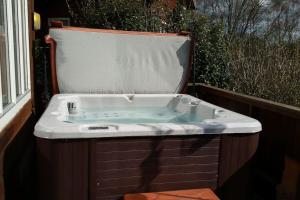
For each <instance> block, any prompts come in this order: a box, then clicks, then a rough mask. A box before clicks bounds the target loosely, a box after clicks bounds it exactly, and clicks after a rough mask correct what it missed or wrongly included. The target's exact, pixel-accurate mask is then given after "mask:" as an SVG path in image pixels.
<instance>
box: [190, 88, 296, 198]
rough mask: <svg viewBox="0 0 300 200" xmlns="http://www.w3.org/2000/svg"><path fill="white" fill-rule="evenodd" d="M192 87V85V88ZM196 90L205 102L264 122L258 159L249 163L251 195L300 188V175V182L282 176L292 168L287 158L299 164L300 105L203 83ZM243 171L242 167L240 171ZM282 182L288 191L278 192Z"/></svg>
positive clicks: (271, 195)
mask: <svg viewBox="0 0 300 200" xmlns="http://www.w3.org/2000/svg"><path fill="white" fill-rule="evenodd" d="M192 90H193V89H192V87H190V91H192ZM196 91H197V94H198V96H199V97H200V98H201V99H203V100H205V101H208V102H210V103H214V104H216V105H218V106H222V107H225V108H227V109H230V110H233V111H236V112H239V113H243V114H245V115H248V116H251V117H253V118H256V119H258V120H259V121H260V122H261V123H262V127H263V130H262V132H261V133H260V139H259V145H258V149H257V152H256V154H255V156H254V158H255V159H254V160H253V161H252V164H248V163H247V164H246V165H248V166H249V167H250V169H247V170H248V171H250V172H251V174H252V177H251V178H250V179H249V180H248V181H247V184H249V186H248V188H252V189H253V191H252V192H251V193H249V198H251V195H255V196H259V198H260V199H266V200H272V199H277V197H278V196H282V193H283V196H284V195H285V194H287V195H288V196H289V194H290V193H294V194H296V193H297V191H295V188H299V187H300V176H299V177H298V181H293V182H286V183H282V181H283V175H284V174H287V172H286V170H288V169H290V168H293V166H290V163H291V162H286V161H285V160H286V159H287V158H290V159H292V160H293V163H294V162H295V163H297V164H298V165H300V148H299V139H300V108H299V107H294V106H290V105H285V104H281V103H277V102H273V101H269V100H265V99H261V98H257V97H253V96H248V95H243V94H238V93H236V92H232V91H228V90H223V89H219V88H216V87H212V86H207V85H203V84H197V86H196ZM225 152H226V151H225ZM297 164H295V165H297ZM244 171H245V169H244V167H243V168H242V169H241V170H239V172H237V173H244ZM298 174H300V170H298ZM231 179H235V178H230V180H231ZM235 180H237V179H235ZM286 181H287V180H286ZM227 182H234V181H227ZM235 183H236V185H237V186H236V187H239V186H240V185H241V183H242V182H241V181H240V183H239V182H238V181H235ZM282 184H284V185H285V187H286V188H285V190H282V187H281V191H278V186H279V185H282ZM226 185H227V183H226ZM232 187H233V186H232ZM291 191H292V192H291ZM279 193H281V194H279ZM296 199H297V198H292V199H291V200H296Z"/></svg>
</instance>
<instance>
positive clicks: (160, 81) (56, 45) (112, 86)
mask: <svg viewBox="0 0 300 200" xmlns="http://www.w3.org/2000/svg"><path fill="white" fill-rule="evenodd" d="M46 41H47V42H48V43H50V44H51V45H52V47H53V48H52V49H51V51H52V59H53V60H52V64H53V65H56V66H55V67H53V66H52V74H53V73H55V74H54V76H55V75H56V76H57V83H55V84H57V85H58V88H57V90H59V91H56V92H54V93H101V94H105V93H106V94H114V93H119V94H122V93H123V94H124V93H131V94H132V93H137V94H139V93H156V94H159V93H160V94H161V93H180V92H181V91H182V89H183V88H184V86H185V84H186V82H187V78H188V75H189V72H190V66H191V60H192V56H191V52H192V51H191V47H192V40H191V37H190V35H189V34H188V33H185V34H169V33H149V32H132V31H114V30H103V29H87V28H75V27H64V28H51V29H50V32H49V35H48V36H47V38H46ZM53 70H54V71H53ZM54 90H55V87H54Z"/></svg>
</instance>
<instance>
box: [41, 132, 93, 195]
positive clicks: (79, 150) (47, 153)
mask: <svg viewBox="0 0 300 200" xmlns="http://www.w3.org/2000/svg"><path fill="white" fill-rule="evenodd" d="M37 153H38V175H39V186H38V193H39V199H43V200H53V199H56V200H60V199H61V200H68V199H69V200H87V199H88V141H87V140H47V139H40V138H39V139H37Z"/></svg>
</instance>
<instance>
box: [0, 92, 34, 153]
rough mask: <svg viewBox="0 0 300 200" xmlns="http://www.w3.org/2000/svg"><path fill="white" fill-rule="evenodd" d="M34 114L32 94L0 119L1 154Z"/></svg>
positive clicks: (27, 95) (26, 96)
mask: <svg viewBox="0 0 300 200" xmlns="http://www.w3.org/2000/svg"><path fill="white" fill-rule="evenodd" d="M31 114H32V104H31V99H30V93H29V94H26V95H25V96H24V97H23V98H22V99H20V101H19V102H18V103H17V104H16V105H15V106H14V107H12V108H11V109H10V110H9V111H8V112H7V113H6V114H5V115H3V116H2V117H1V118H0V124H1V126H3V127H1V129H0V152H2V151H3V150H4V149H5V147H6V146H7V145H8V144H9V142H10V141H11V140H12V139H13V138H14V137H15V136H16V134H17V133H18V132H19V131H20V129H21V128H22V127H23V126H24V124H25V123H26V121H27V120H28V119H29V117H30V116H31Z"/></svg>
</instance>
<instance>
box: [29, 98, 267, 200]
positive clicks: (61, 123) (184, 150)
mask: <svg viewBox="0 0 300 200" xmlns="http://www.w3.org/2000/svg"><path fill="white" fill-rule="evenodd" d="M260 130H261V125H260V123H259V122H258V121H257V120H255V119H252V118H249V117H246V116H243V115H240V114H238V113H234V112H232V111H229V110H226V109H223V108H220V107H217V106H214V105H212V104H209V103H207V102H204V101H202V100H200V99H197V98H195V97H192V96H189V95H181V94H180V95H178V94H157V95H155V94H147V95H146V94H122V95H99V94H90V95H87V94H77V95H76V94H61V95H55V96H54V97H53V98H52V100H51V102H50V104H49V106H48V108H47V110H46V111H45V113H44V114H43V116H42V117H41V119H40V120H39V121H38V123H37V124H36V127H35V132H34V134H35V136H36V137H37V142H38V143H37V147H38V153H39V154H38V158H39V169H40V170H42V171H40V172H41V173H40V176H39V177H40V182H39V187H40V192H41V196H40V199H64V200H65V199H103V200H110V199H120V198H121V197H122V196H123V195H124V194H126V193H132V192H147V191H163V190H177V189H188V188H200V187H210V188H212V189H217V188H219V187H221V186H222V184H223V182H225V180H226V179H227V178H229V177H230V176H231V175H232V174H233V173H234V172H235V171H236V170H237V169H239V168H240V167H241V166H242V165H243V164H245V162H247V161H248V160H249V159H250V158H251V157H252V155H253V154H254V152H255V150H256V145H257V138H258V134H257V133H258V132H259V131H260ZM226 136H227V137H226ZM249 149H250V151H249ZM231 156H232V157H231ZM229 166H230V167H229ZM224 170H225V171H226V173H224ZM66 191H68V192H66Z"/></svg>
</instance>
